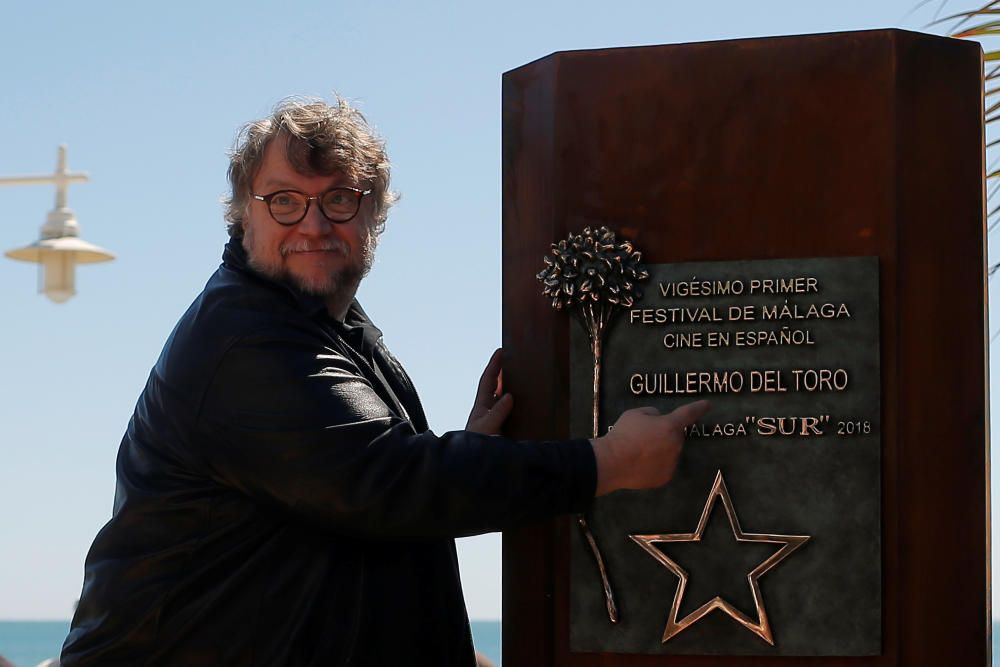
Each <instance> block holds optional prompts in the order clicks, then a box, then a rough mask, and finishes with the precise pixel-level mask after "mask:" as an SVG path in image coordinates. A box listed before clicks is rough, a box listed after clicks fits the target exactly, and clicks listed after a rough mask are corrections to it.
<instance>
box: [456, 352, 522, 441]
mask: <svg viewBox="0 0 1000 667" xmlns="http://www.w3.org/2000/svg"><path fill="white" fill-rule="evenodd" d="M502 360H503V350H500V349H498V350H496V351H495V352H493V356H492V357H490V361H489V363H488V364H486V370H484V371H483V375H482V377H480V378H479V389H478V390H477V391H476V402H475V403H473V404H472V412H470V413H469V421H468V423H466V425H465V430H466V431H472V432H473V433H482V434H484V435H498V434H499V433H500V427H501V426H502V425H503V422H504V420H505V419H507V415H509V414H510V410H511V408H513V407H514V397H513V396H511V395H510V394H505V393H503V368H502Z"/></svg>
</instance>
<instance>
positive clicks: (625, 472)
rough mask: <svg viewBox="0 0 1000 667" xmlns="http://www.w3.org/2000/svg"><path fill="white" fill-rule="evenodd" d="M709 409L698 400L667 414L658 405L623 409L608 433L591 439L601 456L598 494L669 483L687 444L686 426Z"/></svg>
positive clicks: (598, 458)
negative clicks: (685, 439) (661, 411)
mask: <svg viewBox="0 0 1000 667" xmlns="http://www.w3.org/2000/svg"><path fill="white" fill-rule="evenodd" d="M708 408H709V403H708V401H695V402H694V403H688V404H687V405H682V406H681V407H679V408H677V409H676V410H674V411H673V412H671V413H669V414H665V415H661V414H660V411H659V410H657V409H656V408H636V409H634V410H627V411H625V412H623V413H622V415H621V417H619V418H618V421H617V422H615V425H614V427H613V428H612V429H611V431H609V432H608V434H607V435H605V436H603V437H601V438H595V439H593V440H591V441H590V442H591V444H592V445H593V447H594V456H595V457H596V458H597V493H596V495H598V496H603V495H605V494H607V493H611V492H612V491H617V490H619V489H651V488H654V487H657V486H663V485H664V484H666V483H667V482H669V481H670V479H671V478H672V477H673V476H674V469H675V468H676V467H677V460H678V459H679V458H680V455H681V449H683V447H684V427H686V426H690V425H691V424H693V423H694V422H696V421H697V420H698V419H699V418H700V417H701V416H702V415H704V414H705V413H706V412H708Z"/></svg>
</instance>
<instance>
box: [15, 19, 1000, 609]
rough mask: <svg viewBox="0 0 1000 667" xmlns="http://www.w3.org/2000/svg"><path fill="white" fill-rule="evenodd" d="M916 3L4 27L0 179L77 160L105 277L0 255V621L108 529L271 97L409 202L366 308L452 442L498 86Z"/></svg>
mask: <svg viewBox="0 0 1000 667" xmlns="http://www.w3.org/2000/svg"><path fill="white" fill-rule="evenodd" d="M916 4H917V2H916V0H880V1H879V2H871V1H870V0H850V1H845V2H839V3H826V2H819V1H817V0H806V1H803V0H770V1H768V0H764V1H759V2H746V0H717V1H716V2H713V3H695V2H684V3H681V2H672V1H667V0H658V1H649V2H628V1H626V2H619V3H616V4H615V5H614V6H612V5H610V4H608V3H606V2H590V1H575V2H551V3H545V2H523V1H521V0H512V1H508V2H504V3H489V4H487V3H475V2H466V3H458V2H454V3H449V2H423V3H404V2H398V1H397V2H370V3H357V4H354V3H351V4H348V3H340V2H291V3H287V4H286V5H284V6H283V7H281V8H280V9H279V8H278V5H276V4H274V3H262V2H239V3H237V2H231V1H224V2H213V3H207V2H204V3H190V2H188V3H185V2H178V3H172V4H170V5H169V6H168V5H165V4H162V3H161V4H158V5H156V6H155V7H148V8H141V7H138V5H135V6H128V5H117V6H114V7H113V8H112V7H111V6H102V5H100V4H99V3H70V2H55V3H44V4H36V5H30V4H29V3H23V2H22V3H18V4H17V5H13V6H10V7H8V8H6V11H5V21H4V24H5V26H4V33H5V34H4V37H3V39H2V40H0V61H2V62H3V63H4V64H5V65H4V68H3V77H4V86H3V89H4V93H3V95H2V96H0V127H2V128H3V131H2V132H0V176H14V175H22V174H33V173H46V172H49V171H51V169H52V168H53V166H54V164H55V157H56V146H57V145H58V144H60V143H66V144H68V145H69V162H70V167H71V168H72V169H76V170H82V171H86V172H88V173H89V174H90V176H91V182H90V183H87V184H84V185H78V186H73V187H71V189H70V195H69V203H70V206H71V207H72V208H73V210H74V211H75V212H76V213H77V216H78V219H79V221H80V224H81V228H82V233H83V237H84V238H85V239H87V240H89V241H91V242H93V243H96V244H98V245H101V246H104V247H107V248H109V249H111V250H113V251H114V252H116V253H117V254H118V259H117V260H116V261H115V262H112V263H109V264H102V265H96V266H89V267H83V268H82V269H81V270H80V271H79V272H78V275H77V288H78V292H79V293H78V295H77V296H76V297H75V298H74V299H72V300H71V301H70V302H69V303H67V304H64V305H59V306H57V305H54V304H52V303H50V302H48V301H47V300H46V299H45V298H44V297H42V296H40V295H38V294H37V293H36V289H35V287H36V270H35V268H34V267H33V266H32V265H28V264H22V263H17V262H13V261H10V260H7V259H0V298H2V303H3V304H4V306H5V307H4V311H3V318H2V322H3V326H2V328H0V342H2V345H0V372H2V381H0V536H2V537H0V545H2V547H0V552H2V554H3V556H2V566H0V619H28V618H31V619H59V618H68V617H69V616H70V615H71V613H72V604H73V602H74V600H75V599H76V597H77V596H78V594H79V590H80V585H81V582H82V572H83V560H84V555H85V554H86V551H87V548H88V547H89V545H90V542H91V540H92V539H93V536H94V534H95V533H96V531H97V530H98V529H99V528H100V527H101V525H103V523H104V522H105V521H106V520H107V518H108V517H109V515H110V511H111V503H112V498H113V492H114V459H115V453H116V451H117V447H118V443H119V441H120V439H121V435H122V432H123V430H124V427H125V424H126V422H127V421H128V418H129V416H130V414H131V411H132V408H133V405H134V403H135V400H136V397H137V396H138V393H139V392H140V390H141V389H142V386H143V383H144V382H145V379H146V376H147V374H148V372H149V368H150V367H151V365H152V364H153V362H154V361H155V359H156V356H157V355H158V353H159V351H160V348H161V346H162V344H163V342H164V340H165V338H166V336H167V334H168V333H169V332H170V329H171V327H172V326H173V324H174V323H175V322H176V320H177V318H178V317H179V316H180V315H181V313H183V311H184V309H185V308H186V307H187V305H188V304H189V303H190V301H191V300H192V299H193V298H194V296H195V295H196V294H197V293H198V291H199V290H200V289H201V287H202V286H203V284H204V282H205V280H206V279H207V278H208V276H209V274H210V273H211V272H212V271H213V270H214V268H215V267H216V265H217V264H218V261H219V257H220V254H221V251H222V246H223V244H224V242H225V240H226V234H225V229H224V225H223V222H222V215H221V211H222V209H221V206H220V204H219V200H220V197H221V196H222V195H223V194H224V193H225V187H226V181H225V170H226V164H227V158H226V151H227V149H228V148H229V147H230V145H231V143H232V139H233V136H234V133H235V131H236V128H237V127H238V126H239V125H241V124H242V123H244V122H245V121H247V120H250V119H252V118H256V117H259V116H261V115H264V114H266V113H267V111H268V110H269V109H270V108H271V106H272V105H273V104H274V103H275V102H276V101H277V100H278V99H280V98H282V97H285V96H287V95H292V94H307V95H319V96H326V97H329V96H330V94H331V92H332V91H334V90H336V91H338V92H340V93H341V94H342V95H344V96H345V97H348V98H350V99H352V100H354V101H356V103H357V104H358V105H359V106H360V107H361V108H362V110H363V111H364V112H365V113H366V114H367V115H368V116H369V118H370V119H371V120H372V121H373V122H374V123H375V125H376V126H377V127H378V129H379V130H380V131H381V132H382V134H383V135H384V136H385V137H386V138H387V140H388V146H389V152H390V156H391V157H392V159H393V163H394V171H393V184H394V187H395V188H396V189H398V190H399V191H400V192H401V193H402V195H403V198H402V200H401V202H400V203H399V205H398V206H397V207H396V208H395V209H393V211H392V213H391V215H390V218H389V222H388V227H387V231H386V233H385V235H384V237H383V240H382V243H381V245H380V248H379V252H378V257H377V260H376V265H375V269H374V271H373V273H372V274H371V276H369V278H368V279H367V280H366V282H365V283H364V284H363V286H362V289H361V292H360V295H359V296H360V298H361V299H362V302H363V303H364V304H365V307H366V309H367V310H368V312H369V313H370V314H371V315H372V317H373V318H374V319H375V320H376V322H377V323H378V324H379V326H380V327H381V328H382V329H383V331H384V332H385V337H386V342H387V343H388V345H389V347H390V348H391V349H393V350H394V352H395V353H396V355H397V356H398V357H399V358H400V359H401V360H402V361H403V362H404V363H405V364H406V366H407V368H408V369H409V370H410V372H411V374H412V376H413V378H414V380H415V382H416V384H417V387H418V388H420V390H421V393H422V397H423V402H424V405H425V407H426V409H427V412H428V415H429V418H430V422H431V425H432V428H434V430H436V431H438V432H443V431H447V430H451V429H455V428H461V427H462V426H463V425H464V423H465V417H466V414H467V412H468V409H469V406H470V403H471V400H472V395H473V390H474V387H475V382H476V379H477V378H478V375H479V372H480V370H481V368H482V366H483V364H484V363H485V362H486V360H487V358H488V357H489V355H490V352H491V351H492V350H493V348H494V347H496V346H497V345H499V342H500V248H499V239H500V77H501V74H502V73H503V72H504V71H506V70H509V69H512V68H515V67H517V66H519V65H522V64H524V63H527V62H529V61H531V60H534V59H537V58H539V57H543V56H545V55H547V54H549V53H552V52H554V51H560V50H569V49H585V48H600V47H615V46H630V45H640V44H664V43H677V42H694V41H703V40H715V39H731V38H740V37H756V36H766V35H780V34H798V33H809V32H829V31H838V30H854V29H869V28H883V27H894V26H895V27H904V28H908V29H914V30H919V29H921V28H922V27H923V26H925V25H926V24H927V23H928V22H929V21H930V20H931V18H932V16H933V11H934V8H933V7H930V6H928V7H925V8H923V9H921V10H918V11H917V12H916V13H914V14H912V15H910V16H908V13H909V12H910V10H911V9H913V7H914V5H916ZM952 6H953V7H954V8H956V9H957V8H961V7H962V6H963V5H962V4H961V3H958V2H952ZM52 200H53V189H52V188H51V187H38V186H35V187H19V188H0V249H3V250H7V249H10V248H13V247H17V246H21V245H25V244H27V243H30V242H31V241H33V240H34V239H35V238H36V236H37V233H38V228H39V226H40V225H41V223H42V222H43V221H44V216H45V213H46V212H47V211H48V210H49V209H50V208H51V207H52ZM415 321H419V322H421V323H422V325H421V326H420V327H414V326H413V323H414V322H415ZM427 322H435V323H437V324H438V326H436V327H428V326H426V323H427ZM998 327H1000V323H998V322H996V321H995V322H994V323H993V325H992V330H993V331H996V330H997V328H998ZM996 514H997V513H996V512H994V515H996ZM460 552H461V559H462V567H463V573H464V581H465V588H466V595H467V602H468V606H469V610H470V613H471V615H472V616H473V617H475V618H497V617H499V615H500V538H499V536H497V535H491V536H484V537H479V538H471V539H466V540H462V541H461V543H460ZM994 569H995V570H996V567H995V568H994Z"/></svg>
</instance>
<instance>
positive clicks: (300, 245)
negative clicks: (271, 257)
mask: <svg viewBox="0 0 1000 667" xmlns="http://www.w3.org/2000/svg"><path fill="white" fill-rule="evenodd" d="M278 250H279V252H280V253H281V256H282V257H287V256H288V255H290V254H291V253H293V252H320V251H328V252H339V253H341V254H342V255H344V256H345V257H346V256H347V254H348V247H347V244H346V243H344V242H343V241H340V240H337V239H327V240H323V241H310V240H307V239H300V240H298V241H294V242H291V243H285V244H282V245H281V247H280V248H279V249H278Z"/></svg>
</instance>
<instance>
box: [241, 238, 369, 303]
mask: <svg viewBox="0 0 1000 667" xmlns="http://www.w3.org/2000/svg"><path fill="white" fill-rule="evenodd" d="M251 230H252V228H250V227H246V228H245V229H244V234H243V241H242V243H243V249H244V250H246V253H247V264H248V265H249V266H250V268H251V269H253V270H254V271H256V272H257V273H259V274H261V275H262V276H265V277H267V278H270V279H271V280H274V281H275V282H280V283H284V284H286V285H289V286H291V287H293V288H295V289H297V290H299V291H300V292H303V293H304V294H309V295H311V296H316V297H320V298H323V299H330V298H331V297H332V298H338V297H341V296H344V295H346V294H348V293H349V294H351V295H353V294H354V292H356V291H357V288H358V285H359V284H361V280H362V278H364V277H365V276H367V275H368V273H369V272H370V271H371V269H372V265H373V264H374V263H375V246H376V245H377V243H378V239H377V237H376V236H375V234H369V235H368V242H367V243H365V244H364V246H363V247H362V248H361V249H360V250H361V256H360V262H354V261H351V262H349V263H348V265H347V266H345V267H343V268H341V269H338V270H337V271H334V272H332V273H331V274H330V275H329V276H328V277H327V279H326V281H325V282H324V283H323V284H321V285H316V284H309V283H305V282H304V281H302V280H300V279H299V278H298V277H296V276H295V275H294V274H293V273H292V272H291V271H289V270H287V269H285V268H278V267H274V266H270V265H268V264H267V263H265V262H261V261H259V259H258V258H257V257H256V255H255V254H254V252H253V232H252V231H251Z"/></svg>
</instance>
